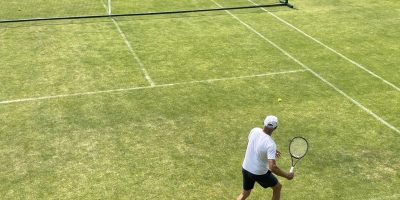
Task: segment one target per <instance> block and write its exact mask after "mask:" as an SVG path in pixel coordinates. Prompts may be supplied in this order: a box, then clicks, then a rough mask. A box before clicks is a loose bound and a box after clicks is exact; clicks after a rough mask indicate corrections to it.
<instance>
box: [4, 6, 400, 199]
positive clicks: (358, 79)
mask: <svg viewBox="0 0 400 200" xmlns="http://www.w3.org/2000/svg"><path fill="white" fill-rule="evenodd" d="M154 2H155V1H154ZM154 2H153V1H148V4H146V5H143V6H141V8H145V7H146V6H147V7H148V8H155V9H160V10H163V9H169V8H172V7H175V6H182V7H188V6H193V5H194V6H199V7H201V6H208V5H210V6H215V5H213V3H212V1H190V2H189V1H188V2H187V4H178V3H171V4H169V5H166V6H160V5H161V4H153V3H154ZM176 2H177V1H176ZM217 2H218V3H220V4H222V5H225V6H228V5H230V4H227V3H228V2H229V1H222V0H219V1H217ZM245 2H246V1H245V0H243V1H239V0H235V1H234V2H230V3H232V4H235V5H242V4H243V5H244V4H247V3H245ZM258 2H260V1H258ZM293 2H294V3H295V4H296V6H297V10H289V9H286V8H280V9H274V10H272V11H273V13H274V14H275V15H277V16H279V17H282V18H283V19H285V20H287V21H288V22H290V23H292V24H294V25H295V26H296V27H298V28H300V29H301V30H303V31H305V32H306V33H308V34H309V35H311V36H312V37H315V38H316V39H318V40H320V41H321V42H323V43H324V44H326V45H328V46H329V47H331V48H333V49H335V50H336V51H338V52H340V53H342V54H343V55H345V56H346V57H348V58H350V59H352V60H354V61H356V62H357V63H359V64H361V65H363V66H364V67H366V68H367V69H369V70H371V71H372V72H374V73H375V74H377V75H378V76H380V77H382V78H383V79H385V80H386V81H388V82H391V83H392V84H394V85H395V86H396V87H399V85H400V71H399V68H398V65H399V63H400V60H399V58H398V56H397V55H399V53H400V52H399V49H398V48H397V47H398V45H397V44H399V43H400V39H399V38H398V37H397V33H398V32H400V26H398V19H399V12H398V10H399V9H400V4H399V3H398V2H397V1H394V0H392V1H389V0H386V1H379V3H377V2H376V1H373V0H366V1H351V2H350V1H337V0H325V1H320V0H302V1H293ZM95 3H98V4H100V5H96V6H99V8H100V9H104V8H102V5H101V1H99V2H95ZM119 3H121V4H120V5H122V3H123V2H122V1H121V2H119ZM125 3H126V2H125ZM142 4H143V2H142ZM0 5H5V4H4V3H1V4H0ZM155 5H156V7H154V6H155ZM157 5H158V7H157ZM168 6H170V7H168ZM122 7H124V8H128V7H126V6H122ZM81 8H82V7H76V11H79V9H81ZM92 8H93V9H94V8H95V7H92ZM42 9H43V10H46V9H47V10H48V9H50V8H48V7H43V8H42ZM82 9H83V8H82ZM10 10H11V9H10ZM10 10H8V11H7V12H9V13H8V14H7V16H10V15H11V14H13V12H10ZM28 13H29V12H28ZM233 13H234V14H235V15H236V16H237V17H239V18H240V19H241V20H242V21H243V22H245V23H247V24H249V25H250V26H251V27H253V28H254V29H255V30H256V31H257V32H259V33H260V34H262V35H264V36H265V37H267V38H268V39H270V40H271V41H273V42H274V43H276V44H277V45H279V46H280V47H281V48H282V49H284V50H285V51H287V53H289V54H291V55H292V56H293V57H295V58H296V59H298V60H299V61H300V62H302V63H304V64H305V65H307V66H308V67H309V68H310V69H312V70H313V71H315V72H316V73H318V74H319V75H320V76H322V77H323V78H325V79H326V80H327V81H329V82H330V83H332V84H333V85H334V86H335V87H337V88H338V89H340V90H341V91H343V92H344V93H346V94H347V95H349V97H351V98H352V99H353V100H355V101H357V102H359V103H360V104H362V105H363V106H365V107H366V108H367V109H368V110H370V111H371V112H373V113H375V114H376V115H377V116H379V117H380V118H381V119H383V120H385V121H386V122H387V123H389V124H390V125H392V126H393V127H394V128H395V129H397V130H398V129H399V128H400V120H399V118H398V116H399V113H400V92H399V91H398V90H396V89H395V88H394V87H391V86H389V85H388V84H386V83H384V82H383V81H381V80H379V79H377V78H376V77H374V76H372V75H370V74H368V73H367V72H365V71H363V70H362V69H360V68H358V67H357V66H355V65H354V64H352V63H350V62H349V61H346V60H345V59H343V58H342V57H340V56H338V55H337V54H335V53H333V52H332V51H329V50H328V49H326V48H325V47H323V46H321V45H319V44H317V43H315V42H314V41H312V40H311V39H309V38H307V37H306V36H304V35H302V34H301V33H299V32H297V31H295V30H293V29H291V28H290V27H289V26H287V25H285V24H283V23H282V22H280V21H278V20H277V19H276V18H274V17H272V16H271V15H270V14H268V13H266V12H262V11H260V10H248V11H243V10H241V11H235V12H233ZM15 15H16V17H19V16H17V13H16V14H15ZM115 20H116V21H117V23H118V25H119V27H120V28H121V30H122V31H123V32H124V34H125V37H126V39H127V41H129V43H130V44H131V45H132V48H133V49H134V51H135V53H136V54H137V56H138V57H139V58H140V60H141V62H142V63H143V67H144V68H145V69H146V71H147V72H148V74H149V76H150V77H151V79H152V80H153V81H154V83H155V87H150V83H149V81H148V80H147V79H146V78H145V76H144V74H143V71H142V69H141V65H140V64H139V63H138V62H137V61H136V60H135V58H134V56H133V55H132V54H131V52H130V51H129V49H128V47H127V45H126V43H125V41H124V39H123V37H121V35H120V33H119V32H118V30H117V28H116V26H115V24H114V23H113V22H112V21H111V20H110V19H90V20H76V21H53V22H35V23H18V24H0V47H1V48H0V57H1V58H2V59H0V69H1V70H0V85H1V87H0V122H1V124H0V163H1V165H0V196H1V197H2V199H182V200H183V199H216V200H219V199H234V198H235V197H236V196H237V195H238V193H239V192H240V191H241V178H242V177H241V163H242V160H243V156H244V152H245V148H246V140H247V136H248V132H249V130H250V129H251V128H253V127H256V126H261V125H262V120H263V118H264V117H265V116H266V115H267V114H275V115H277V116H278V117H279V119H280V126H279V129H278V130H277V131H276V133H275V134H274V138H275V140H276V142H277V144H278V148H279V149H280V150H281V151H282V152H285V154H284V156H283V157H282V158H280V159H279V160H278V165H279V166H280V167H281V168H282V169H284V170H288V169H289V168H290V159H289V156H288V154H287V153H286V152H287V145H288V141H289V139H290V138H291V137H293V136H296V135H303V136H305V137H306V138H308V139H309V141H310V144H311V148H310V152H309V154H308V155H307V156H306V157H305V159H304V160H302V161H300V163H299V164H298V167H297V169H296V170H297V171H296V177H295V179H294V180H293V181H287V180H284V179H283V178H279V180H280V181H281V182H282V183H283V194H282V199H289V200H290V199H344V200H350V199H351V200H381V199H382V200H387V199H398V197H400V193H399V192H398V189H397V188H399V187H400V176H399V173H398V171H399V170H400V159H399V156H398V154H399V152H400V147H399V145H398V144H399V142H400V138H399V133H398V132H396V131H395V130H393V129H391V128H389V127H388V126H386V125H385V124H383V123H382V122H381V121H378V120H377V119H376V118H374V117H373V116H372V115H371V114H370V113H368V112H366V111H364V110H362V109H361V108H360V107H359V106H357V105H356V104H354V103H353V102H352V101H350V100H349V99H348V98H345V97H344V96H343V95H341V94H340V93H338V92H337V91H336V90H334V89H333V88H332V87H330V86H329V85H327V84H326V83H324V82H322V81H321V80H320V79H318V78H317V77H316V76H314V75H313V74H312V73H310V72H309V71H297V72H295V73H286V74H275V75H265V74H268V73H272V72H287V71H295V70H303V68H302V67H301V66H300V65H299V64H297V63H296V62H294V61H293V60H292V59H290V58H289V57H288V56H286V55H284V54H283V53H282V52H281V51H279V50H278V49H277V48H275V47H274V46H272V45H271V44H269V43H268V42H266V41H265V40H263V39H262V38H261V37H259V36H258V35H257V34H255V33H254V32H252V31H251V30H249V29H248V28H246V27H245V26H244V25H242V24H241V23H240V22H239V21H237V20H235V19H234V18H232V17H231V16H230V15H228V14H227V13H225V12H216V13H207V14H205V13H201V14H187V15H171V16H169V15H168V16H152V17H149V16H148V17H124V18H116V19H115ZM256 75H262V76H256ZM246 76H247V77H246ZM232 77H241V78H233V79H230V78H232ZM118 89H124V90H123V91H116V90H118ZM101 91H108V92H101ZM91 92H94V93H91ZM72 94H78V95H72ZM56 95H66V96H59V97H57V98H55V97H54V98H50V99H40V98H41V97H48V96H56ZM29 98H33V99H31V100H29ZM278 98H281V99H282V101H281V102H278V101H277V99H278ZM12 100H22V102H12ZM9 101H11V102H9ZM6 102H9V103H6ZM270 196H271V190H269V189H268V190H265V189H262V188H261V187H260V186H256V187H255V189H254V192H253V193H252V194H251V196H250V199H266V198H267V199H269V198H270Z"/></svg>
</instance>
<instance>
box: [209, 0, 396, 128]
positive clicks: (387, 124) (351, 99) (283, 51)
mask: <svg viewBox="0 0 400 200" xmlns="http://www.w3.org/2000/svg"><path fill="white" fill-rule="evenodd" d="M210 1H212V2H214V3H215V4H216V5H217V6H219V7H221V8H222V6H221V5H220V4H218V3H217V2H215V1H214V0H210ZM225 12H226V13H228V14H229V15H230V16H232V17H233V18H234V19H236V20H237V21H239V22H240V23H241V24H243V25H244V26H246V27H247V28H248V29H249V30H251V31H252V32H254V33H255V34H257V35H258V36H260V37H261V38H262V39H264V40H265V41H267V42H268V43H270V44H271V45H272V46H274V47H275V48H277V49H278V50H279V51H281V52H282V53H283V54H285V55H286V56H287V57H289V58H290V59H292V60H293V61H294V62H296V63H297V64H299V65H300V66H302V67H303V68H304V69H306V70H308V71H309V72H311V73H312V74H313V75H314V76H316V77H317V78H319V79H320V80H321V81H323V82H324V83H326V84H327V85H329V86H330V87H331V88H333V89H334V90H336V91H337V92H339V93H340V94H341V95H343V96H344V97H346V98H347V99H349V100H350V101H351V102H353V103H354V104H355V105H357V106H358V107H360V108H361V109H363V110H364V111H365V112H367V113H368V114H370V115H372V116H373V117H374V118H375V119H377V120H378V121H380V122H382V123H383V124H384V125H386V126H387V127H389V128H390V129H392V130H394V131H396V132H397V133H400V130H399V129H398V128H396V127H394V126H393V125H391V124H390V123H389V122H387V121H385V120H384V119H382V118H381V117H380V116H378V115H377V114H375V113H374V112H372V111H371V110H369V109H368V108H367V107H365V106H363V105H362V104H361V103H359V102H358V101H356V100H355V99H353V98H352V97H350V96H349V95H348V94H346V93H345V92H343V91H342V90H340V89H339V88H337V87H336V86H335V85H333V84H332V83H331V82H329V81H327V80H326V79H325V78H323V77H322V76H320V75H319V74H318V73H316V72H315V71H314V70H312V69H311V68H310V67H308V66H307V65H305V64H304V63H302V62H300V61H299V60H297V59H296V58H295V57H293V56H292V55H291V54H289V53H288V52H287V51H285V50H284V49H282V48H281V47H280V46H278V45H277V44H275V43H274V42H272V41H271V40H269V39H268V38H266V37H265V36H264V35H262V34H261V33H260V32H258V31H257V30H255V29H254V28H253V27H251V26H250V25H248V24H247V23H245V22H244V21H242V20H241V19H240V18H238V17H237V16H236V15H234V14H232V13H231V12H230V11H228V10H225Z"/></svg>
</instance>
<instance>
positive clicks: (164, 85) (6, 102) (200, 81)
mask: <svg viewBox="0 0 400 200" xmlns="http://www.w3.org/2000/svg"><path fill="white" fill-rule="evenodd" d="M305 71H306V70H303V69H301V70H290V71H282V72H273V73H266V74H257V75H249V76H237V77H229V78H218V79H207V80H199V81H189V82H178V83H169V84H161V85H154V86H143V87H132V88H121V89H113V90H101V91H94V92H81V93H74V94H62V95H54V96H43V97H32V98H23V99H14V100H7V101H0V105H6V104H13V103H22V102H30V101H40V100H49V99H60V98H66V97H76V96H88V95H96V94H105V93H115V92H127V91H133V90H143V89H151V88H163V87H172V86H176V85H187V84H195V83H211V82H216V81H229V80H238V79H247V78H255V77H265V76H273V75H278V74H290V73H298V72H305Z"/></svg>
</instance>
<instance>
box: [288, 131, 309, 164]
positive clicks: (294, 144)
mask: <svg viewBox="0 0 400 200" xmlns="http://www.w3.org/2000/svg"><path fill="white" fill-rule="evenodd" d="M307 151H308V141H307V140H306V139H305V138H304V137H301V136H297V137H294V138H293V139H292V140H291V141H290V143H289V153H290V155H291V156H292V157H293V158H296V159H300V158H303V157H304V156H305V155H306V154H307Z"/></svg>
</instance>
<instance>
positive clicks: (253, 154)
mask: <svg viewBox="0 0 400 200" xmlns="http://www.w3.org/2000/svg"><path fill="white" fill-rule="evenodd" d="M277 127H278V118H277V117H275V116H272V115H269V116H267V117H266V118H265V120H264V128H263V129H261V128H253V129H252V130H251V131H250V134H249V142H248V144H247V149H246V155H245V157H244V161H243V165H242V174H243V191H242V193H240V194H239V196H238V197H237V200H243V199H246V198H247V197H248V196H249V195H250V193H251V190H252V189H253V188H254V184H255V182H257V183H259V184H260V185H261V186H262V187H263V188H268V187H271V188H272V200H279V199H280V194H281V189H282V185H281V184H280V183H279V181H278V179H277V178H276V177H275V176H274V175H273V174H275V175H278V176H281V177H285V178H287V179H288V180H292V179H293V177H294V173H289V172H284V171H282V170H281V169H280V168H279V167H278V166H277V164H276V161H275V158H276V157H279V156H280V152H279V151H277V150H276V144H275V142H274V140H273V139H272V137H271V135H272V132H274V130H275V129H276V128H277ZM271 172H272V173H273V174H272V173H271Z"/></svg>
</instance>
